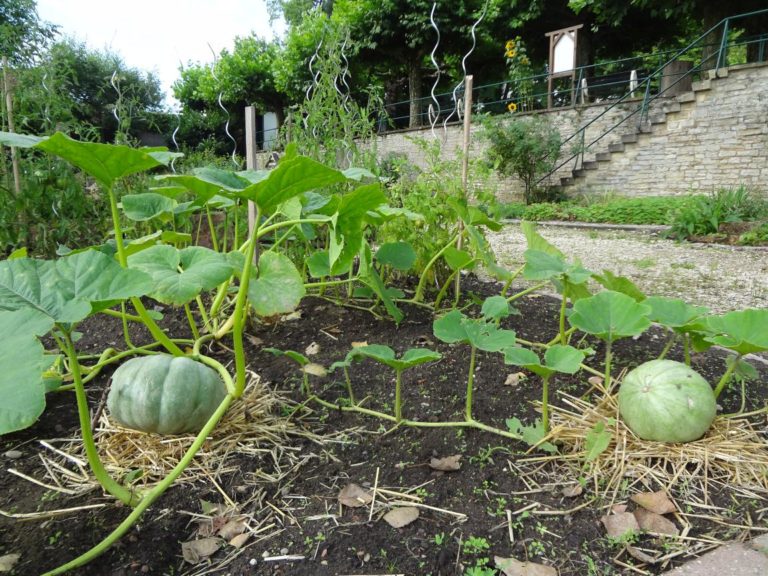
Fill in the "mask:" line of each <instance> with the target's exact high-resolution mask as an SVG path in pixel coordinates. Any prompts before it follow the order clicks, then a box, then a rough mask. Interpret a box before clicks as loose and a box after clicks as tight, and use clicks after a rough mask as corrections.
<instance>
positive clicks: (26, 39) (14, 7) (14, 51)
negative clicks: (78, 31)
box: [0, 0, 56, 66]
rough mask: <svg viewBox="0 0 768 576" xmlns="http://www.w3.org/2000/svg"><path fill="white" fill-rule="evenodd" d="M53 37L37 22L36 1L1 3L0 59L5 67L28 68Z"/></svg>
mask: <svg viewBox="0 0 768 576" xmlns="http://www.w3.org/2000/svg"><path fill="white" fill-rule="evenodd" d="M55 35H56V27H55V26H53V25H52V24H48V23H47V22H44V21H42V20H40V17H39V16H38V14H37V2H36V0H0V55H2V57H3V58H4V59H7V61H8V64H11V65H14V66H19V65H28V64H29V63H30V62H32V61H33V60H34V59H35V58H36V57H37V56H39V55H40V54H41V52H42V51H43V50H44V49H45V47H46V46H47V44H48V42H50V41H51V40H52V39H53V37H54V36H55Z"/></svg>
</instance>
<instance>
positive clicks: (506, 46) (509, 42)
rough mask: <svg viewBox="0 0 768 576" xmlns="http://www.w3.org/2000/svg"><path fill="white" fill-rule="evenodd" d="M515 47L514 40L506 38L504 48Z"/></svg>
mask: <svg viewBox="0 0 768 576" xmlns="http://www.w3.org/2000/svg"><path fill="white" fill-rule="evenodd" d="M514 47H515V41H514V40H507V43H506V44H504V48H505V49H506V50H512V49H513V48H514Z"/></svg>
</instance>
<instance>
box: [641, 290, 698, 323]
mask: <svg viewBox="0 0 768 576" xmlns="http://www.w3.org/2000/svg"><path fill="white" fill-rule="evenodd" d="M643 304H646V305H648V306H650V307H651V313H650V314H649V315H648V318H649V319H650V320H651V322H658V323H659V324H663V325H664V326H666V327H667V328H681V327H683V326H686V325H688V324H691V323H693V322H694V321H696V320H697V319H699V318H700V317H702V316H704V315H705V314H708V313H709V308H707V307H705V306H692V305H690V304H688V303H687V302H685V301H683V300H681V299H679V298H669V297H666V296H651V297H649V298H646V299H645V300H643Z"/></svg>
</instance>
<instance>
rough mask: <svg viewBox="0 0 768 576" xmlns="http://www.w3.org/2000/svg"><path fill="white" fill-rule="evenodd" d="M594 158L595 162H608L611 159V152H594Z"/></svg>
mask: <svg viewBox="0 0 768 576" xmlns="http://www.w3.org/2000/svg"><path fill="white" fill-rule="evenodd" d="M595 160H596V161H597V162H610V161H611V153H610V152H598V153H597V154H595Z"/></svg>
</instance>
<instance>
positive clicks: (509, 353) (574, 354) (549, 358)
mask: <svg viewBox="0 0 768 576" xmlns="http://www.w3.org/2000/svg"><path fill="white" fill-rule="evenodd" d="M583 361H584V353H583V352H582V351H581V350H577V349H576V348H574V347H573V346H568V345H562V344H555V345H554V346H550V347H549V348H548V349H547V351H546V352H545V353H544V362H543V363H542V362H541V360H540V359H539V356H538V355H537V354H536V353H535V352H533V351H532V350H528V349H527V348H507V349H505V350H504V362H505V363H506V364H514V365H515V366H522V367H523V368H527V369H528V370H530V371H531V372H533V373H534V374H538V375H539V376H544V377H546V376H550V375H552V374H554V373H555V372H561V373H563V374H575V373H576V372H578V371H579V369H580V368H581V363H582V362H583Z"/></svg>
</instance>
